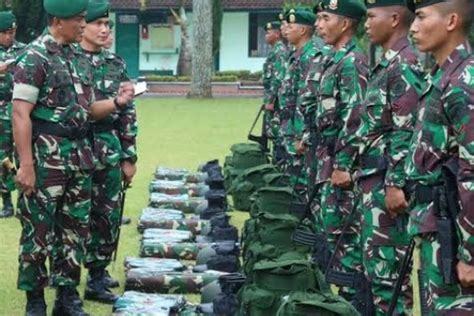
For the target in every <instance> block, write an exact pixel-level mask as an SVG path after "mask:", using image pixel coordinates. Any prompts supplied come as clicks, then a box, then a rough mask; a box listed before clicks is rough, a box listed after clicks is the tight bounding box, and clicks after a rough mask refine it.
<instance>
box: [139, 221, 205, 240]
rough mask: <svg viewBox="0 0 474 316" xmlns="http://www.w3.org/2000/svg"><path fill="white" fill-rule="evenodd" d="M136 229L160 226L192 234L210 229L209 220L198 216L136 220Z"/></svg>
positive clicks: (141, 229)
mask: <svg viewBox="0 0 474 316" xmlns="http://www.w3.org/2000/svg"><path fill="white" fill-rule="evenodd" d="M137 228H138V231H139V232H143V231H144V230H145V229H147V228H162V229H175V230H184V231H190V232H191V233H192V234H193V235H194V236H196V235H200V234H202V233H203V232H208V231H209V230H210V222H209V221H208V220H201V219H199V218H198V217H191V218H181V219H160V218H154V221H150V220H149V221H146V222H142V221H141V219H140V221H139V222H138V227H137Z"/></svg>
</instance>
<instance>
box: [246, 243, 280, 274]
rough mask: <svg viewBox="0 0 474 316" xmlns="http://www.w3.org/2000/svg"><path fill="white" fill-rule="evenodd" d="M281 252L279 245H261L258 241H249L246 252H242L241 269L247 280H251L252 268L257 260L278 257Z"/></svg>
mask: <svg viewBox="0 0 474 316" xmlns="http://www.w3.org/2000/svg"><path fill="white" fill-rule="evenodd" d="M282 254H283V251H282V250H281V249H280V248H279V247H275V246H273V245H263V244H261V243H260V242H258V241H257V242H252V243H250V244H249V245H248V247H247V248H246V252H245V253H244V254H242V259H243V265H242V271H243V272H244V273H245V275H246V276H247V280H248V281H249V282H252V279H251V276H252V272H253V268H254V266H255V264H256V263H257V262H259V261H262V260H269V259H274V258H278V257H279V256H281V255H282Z"/></svg>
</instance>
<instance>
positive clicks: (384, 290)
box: [358, 173, 413, 315]
mask: <svg viewBox="0 0 474 316" xmlns="http://www.w3.org/2000/svg"><path fill="white" fill-rule="evenodd" d="M358 185H359V189H360V191H361V193H362V201H361V203H360V210H361V213H362V248H363V264H364V269H365V273H366V275H367V277H368V279H369V281H370V282H371V284H372V295H373V299H374V306H375V311H376V315H386V314H387V312H388V309H389V306H390V301H391V299H392V296H393V294H394V288H395V284H396V282H397V279H398V278H399V273H398V272H399V270H400V267H401V265H402V262H403V258H404V256H405V254H406V251H407V248H408V244H409V238H408V232H407V228H406V223H407V221H406V220H404V219H406V216H403V215H401V216H399V217H398V219H393V218H391V217H390V216H389V214H388V213H387V212H386V211H385V185H384V175H383V174H381V173H379V174H374V175H370V176H366V177H363V178H361V179H359V181H358ZM397 221H398V223H397ZM412 294H413V293H412V287H411V283H410V273H407V275H406V276H405V277H404V280H403V286H402V290H401V293H400V295H399V299H398V302H397V306H396V309H395V311H396V312H398V314H396V315H408V314H410V313H411V309H412V307H413V297H412V296H413V295H412Z"/></svg>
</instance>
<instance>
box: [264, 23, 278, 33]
mask: <svg viewBox="0 0 474 316" xmlns="http://www.w3.org/2000/svg"><path fill="white" fill-rule="evenodd" d="M280 27H281V23H280V22H278V21H273V22H268V23H266V24H265V25H264V26H263V29H264V30H265V31H271V30H277V31H279V30H280Z"/></svg>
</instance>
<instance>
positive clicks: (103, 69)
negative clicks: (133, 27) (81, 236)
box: [79, 2, 137, 303]
mask: <svg viewBox="0 0 474 316" xmlns="http://www.w3.org/2000/svg"><path fill="white" fill-rule="evenodd" d="M86 22H87V25H86V27H85V29H84V37H83V38H82V41H81V43H80V47H79V50H80V51H81V52H82V53H83V56H82V58H81V60H80V62H81V63H82V64H84V65H85V66H84V67H86V65H91V66H92V81H93V87H94V93H95V97H96V100H112V99H113V98H114V97H115V96H116V95H117V91H118V89H119V86H120V83H121V82H126V81H129V78H128V76H127V72H126V66H125V63H124V61H123V60H122V59H121V58H120V57H118V56H117V55H115V54H112V53H110V52H109V51H107V50H105V49H103V46H104V45H105V44H106V41H107V38H108V37H109V33H110V28H109V3H108V2H90V3H89V6H88V7H87V15H86ZM92 130H93V132H94V154H95V157H96V158H97V160H98V163H97V164H96V167H95V170H94V172H93V174H92V203H91V204H92V208H91V213H90V238H89V240H88V242H87V254H86V257H85V263H84V264H85V266H86V268H87V269H89V277H88V280H87V286H86V290H85V295H84V298H85V299H89V300H96V301H100V302H104V303H113V302H114V301H115V300H116V299H117V296H115V295H114V294H113V293H112V292H110V291H109V287H118V282H117V281H116V280H113V279H111V277H110V275H109V273H108V272H107V270H106V267H107V266H108V265H109V264H110V262H111V260H112V254H113V252H114V250H115V249H116V246H117V238H118V231H119V225H120V205H121V203H120V200H121V196H120V192H121V189H122V180H123V181H124V182H126V183H130V182H131V181H132V178H133V176H134V175H135V173H136V166H135V163H136V161H137V151H136V136H137V120H136V112H135V107H134V105H133V104H130V105H128V106H126V107H125V109H123V110H120V111H114V112H113V113H111V114H110V115H109V116H108V117H106V118H104V119H102V120H99V121H96V122H94V123H93V124H92Z"/></svg>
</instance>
